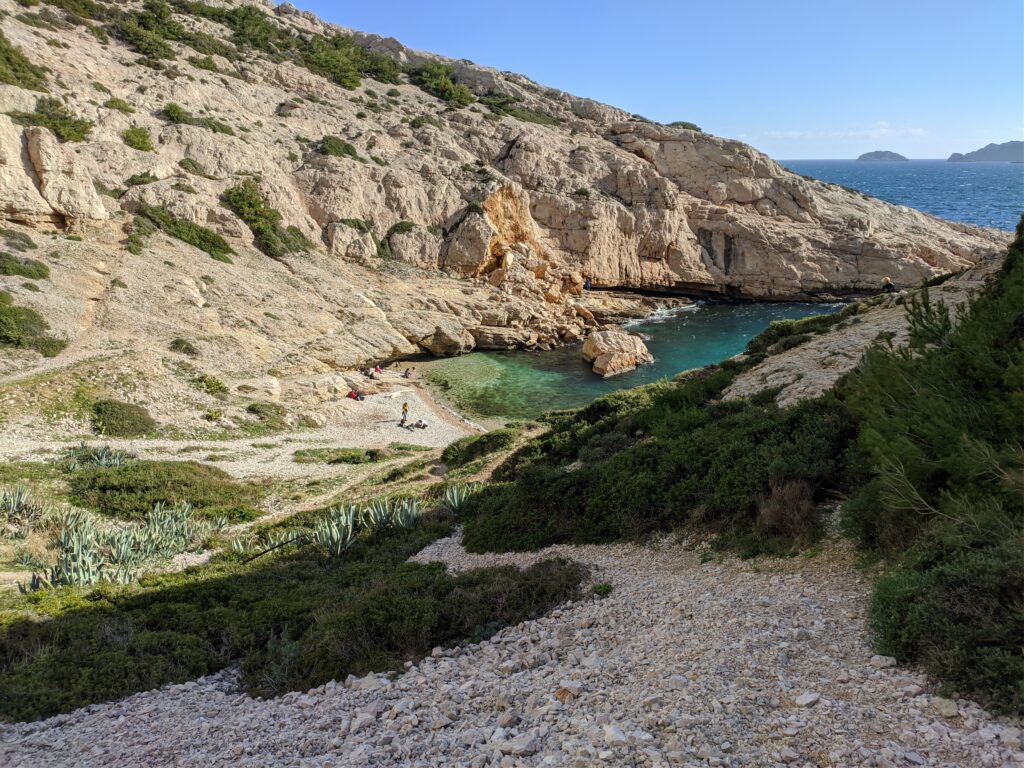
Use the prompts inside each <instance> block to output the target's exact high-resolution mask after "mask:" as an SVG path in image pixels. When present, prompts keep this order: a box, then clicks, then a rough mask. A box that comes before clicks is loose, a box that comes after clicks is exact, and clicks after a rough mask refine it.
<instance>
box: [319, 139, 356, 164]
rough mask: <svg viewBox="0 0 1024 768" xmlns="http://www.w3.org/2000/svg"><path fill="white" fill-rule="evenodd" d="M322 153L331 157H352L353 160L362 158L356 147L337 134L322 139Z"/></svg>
mask: <svg viewBox="0 0 1024 768" xmlns="http://www.w3.org/2000/svg"><path fill="white" fill-rule="evenodd" d="M320 154H323V155H328V156H330V157H351V158H352V159H353V160H361V159H362V158H360V157H359V152H358V151H357V150H356V148H355V147H353V146H352V145H351V144H349V143H348V142H347V141H345V140H344V139H339V138H338V137H337V136H324V137H323V138H322V139H321V140H320Z"/></svg>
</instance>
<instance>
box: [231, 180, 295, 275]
mask: <svg viewBox="0 0 1024 768" xmlns="http://www.w3.org/2000/svg"><path fill="white" fill-rule="evenodd" d="M221 201H222V202H223V203H224V205H225V207H227V208H228V210H230V211H231V212H232V213H234V214H235V215H236V216H238V218H240V219H241V220H242V221H244V222H245V224H246V225H247V226H248V227H249V229H250V230H251V231H252V234H253V236H254V238H255V240H256V247H257V248H259V249H260V250H261V251H263V253H265V254H266V255H267V256H270V257H271V258H273V259H279V258H281V257H283V256H286V255H287V254H289V253H293V252H295V251H305V250H309V249H310V248H311V247H312V243H310V242H309V240H308V239H307V238H306V236H305V235H303V234H302V232H301V231H300V230H299V229H298V228H297V227H293V226H291V227H282V226H281V213H280V212H279V211H278V210H276V209H274V208H271V207H270V206H269V205H267V203H266V201H265V200H264V199H263V195H262V194H260V188H259V185H258V184H257V183H256V182H255V181H253V180H252V179H246V180H245V181H243V182H242V183H241V184H238V185H237V186H234V187H231V188H230V189H228V190H227V191H226V192H224V194H223V195H222V196H221Z"/></svg>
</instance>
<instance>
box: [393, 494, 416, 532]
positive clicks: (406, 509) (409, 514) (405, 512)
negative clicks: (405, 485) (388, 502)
mask: <svg viewBox="0 0 1024 768" xmlns="http://www.w3.org/2000/svg"><path fill="white" fill-rule="evenodd" d="M419 517H420V503H419V501H418V500H417V499H398V500H396V501H395V503H394V505H393V506H392V508H391V525H392V526H393V527H395V528H412V527H413V526H414V525H416V522H417V521H418V520H419Z"/></svg>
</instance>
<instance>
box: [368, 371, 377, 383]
mask: <svg viewBox="0 0 1024 768" xmlns="http://www.w3.org/2000/svg"><path fill="white" fill-rule="evenodd" d="M367 378H369V379H370V381H376V380H377V374H376V373H374V372H373V371H370V372H369V373H368V374H367Z"/></svg>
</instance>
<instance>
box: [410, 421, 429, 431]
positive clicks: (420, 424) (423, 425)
mask: <svg viewBox="0 0 1024 768" xmlns="http://www.w3.org/2000/svg"><path fill="white" fill-rule="evenodd" d="M413 426H414V427H415V428H416V429H426V428H427V427H429V426H430V425H429V424H427V422H425V421H424V420H423V419H416V423H415V424H413Z"/></svg>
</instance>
